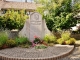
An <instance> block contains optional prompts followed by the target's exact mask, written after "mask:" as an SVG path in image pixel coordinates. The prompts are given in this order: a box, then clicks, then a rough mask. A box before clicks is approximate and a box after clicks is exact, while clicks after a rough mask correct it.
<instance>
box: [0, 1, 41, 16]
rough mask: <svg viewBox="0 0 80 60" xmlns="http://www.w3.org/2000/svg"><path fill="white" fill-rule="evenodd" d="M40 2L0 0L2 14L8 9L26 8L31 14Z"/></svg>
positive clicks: (0, 12)
mask: <svg viewBox="0 0 80 60" xmlns="http://www.w3.org/2000/svg"><path fill="white" fill-rule="evenodd" d="M38 6H40V4H36V3H34V2H27V0H25V2H15V1H7V0H0V15H1V14H4V13H5V12H6V10H7V9H14V10H21V9H25V11H26V12H27V13H28V14H30V13H31V12H33V11H35V10H36V9H37V7H38Z"/></svg>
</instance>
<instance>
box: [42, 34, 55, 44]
mask: <svg viewBox="0 0 80 60" xmlns="http://www.w3.org/2000/svg"><path fill="white" fill-rule="evenodd" d="M43 40H44V41H45V42H47V43H56V37H55V36H54V35H51V34H46V35H45V36H44V39H43Z"/></svg>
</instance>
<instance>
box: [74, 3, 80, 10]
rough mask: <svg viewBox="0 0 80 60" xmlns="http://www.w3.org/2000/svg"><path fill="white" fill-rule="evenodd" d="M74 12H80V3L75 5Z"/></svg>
mask: <svg viewBox="0 0 80 60" xmlns="http://www.w3.org/2000/svg"><path fill="white" fill-rule="evenodd" d="M74 10H80V2H77V3H75V4H74Z"/></svg>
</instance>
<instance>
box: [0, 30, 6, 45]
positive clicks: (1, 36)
mask: <svg viewBox="0 0 80 60" xmlns="http://www.w3.org/2000/svg"><path fill="white" fill-rule="evenodd" d="M7 40H8V34H7V32H6V31H1V32H0V45H1V46H3V45H4V44H5V43H6V41H7Z"/></svg>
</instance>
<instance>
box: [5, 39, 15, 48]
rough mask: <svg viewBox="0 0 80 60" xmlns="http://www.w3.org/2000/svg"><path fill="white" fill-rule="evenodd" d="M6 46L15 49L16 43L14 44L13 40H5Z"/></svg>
mask: <svg viewBox="0 0 80 60" xmlns="http://www.w3.org/2000/svg"><path fill="white" fill-rule="evenodd" d="M6 45H7V46H8V47H15V46H16V42H15V40H7V41H6Z"/></svg>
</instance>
